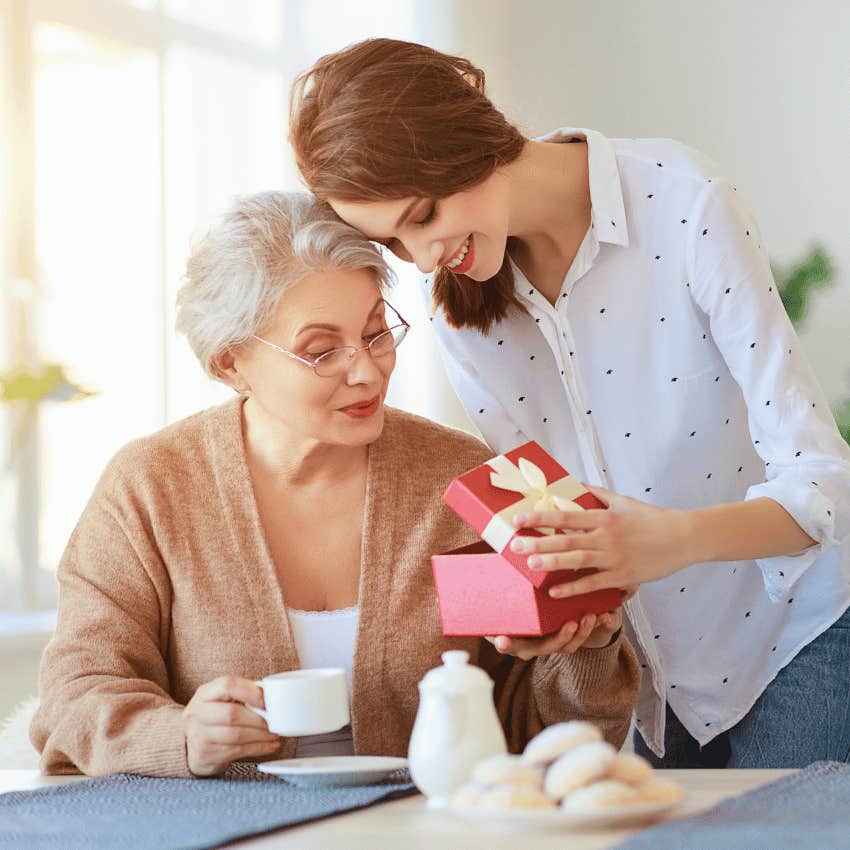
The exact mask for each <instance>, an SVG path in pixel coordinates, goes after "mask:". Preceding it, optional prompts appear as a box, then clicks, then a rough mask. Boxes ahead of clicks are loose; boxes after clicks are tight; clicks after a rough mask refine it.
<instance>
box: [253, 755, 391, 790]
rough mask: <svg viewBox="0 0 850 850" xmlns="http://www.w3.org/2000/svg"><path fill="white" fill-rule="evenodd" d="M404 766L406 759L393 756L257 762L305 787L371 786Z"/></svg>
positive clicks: (334, 757)
mask: <svg viewBox="0 0 850 850" xmlns="http://www.w3.org/2000/svg"><path fill="white" fill-rule="evenodd" d="M405 767H407V759H403V758H394V757H392V756H316V757H313V758H301V759H279V760H278V761H267V762H263V763H262V764H258V765H257V768H258V769H259V770H262V771H263V773H271V774H273V775H274V776H279V777H280V778H281V779H285V780H286V781H287V782H291V783H292V784H293V785H301V786H302V787H304V788H319V787H322V786H327V785H372V784H373V783H375V782H381V781H382V780H384V779H386V778H387V777H388V776H390V775H391V774H393V773H395V771H397V770H401V769H402V768H405Z"/></svg>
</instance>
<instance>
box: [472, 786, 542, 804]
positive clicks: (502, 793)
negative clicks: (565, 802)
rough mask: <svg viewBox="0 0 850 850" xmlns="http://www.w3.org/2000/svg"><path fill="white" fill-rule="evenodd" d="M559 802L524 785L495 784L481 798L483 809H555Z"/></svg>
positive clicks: (480, 802)
mask: <svg viewBox="0 0 850 850" xmlns="http://www.w3.org/2000/svg"><path fill="white" fill-rule="evenodd" d="M556 807H557V803H555V801H554V800H550V799H549V797H547V796H546V795H545V794H544V793H543V792H542V791H540V790H538V789H537V788H529V787H527V786H522V785H494V786H493V787H492V788H491V789H490V790H489V791H486V792H485V793H483V794H482V795H481V797H480V799H479V803H478V808H481V809H554V808H556Z"/></svg>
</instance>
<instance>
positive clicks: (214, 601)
mask: <svg viewBox="0 0 850 850" xmlns="http://www.w3.org/2000/svg"><path fill="white" fill-rule="evenodd" d="M490 455H491V453H490V452H489V451H488V449H487V447H486V446H484V445H483V444H482V443H480V442H479V441H478V440H475V439H473V438H472V437H469V436H467V435H465V434H462V433H460V432H457V431H453V430H450V429H447V428H443V427H441V426H438V425H436V424H434V423H432V422H429V421H427V420H425V419H421V418H419V417H416V416H412V415H410V414H407V413H403V412H401V411H397V410H392V409H388V410H387V415H386V424H385V427H384V430H383V433H382V435H381V437H380V438H379V439H378V440H377V441H376V442H375V443H373V444H372V445H370V446H369V451H368V465H367V485H366V504H365V513H364V527H363V542H362V549H361V573H360V590H359V605H360V622H359V626H358V630H357V636H356V644H355V655H354V664H353V676H352V693H351V720H352V731H353V736H354V747H355V751H356V752H357V753H361V754H386V755H404V754H405V753H406V750H407V745H408V740H409V737H410V732H411V729H412V727H413V722H414V719H415V715H416V709H417V704H418V691H417V683H418V682H419V680H420V679H421V678H422V676H423V675H424V674H425V672H426V671H427V670H429V669H430V668H432V667H434V666H436V665H438V664H439V663H440V654H441V653H442V652H443V651H445V650H447V649H466V650H467V651H468V652H469V653H470V656H471V660H472V661H473V662H474V663H476V664H478V665H480V666H481V667H483V668H484V669H485V670H486V671H487V672H488V673H489V674H490V675H491V677H492V678H493V680H494V683H495V688H494V699H495V702H496V706H497V710H498V713H499V716H500V718H501V720H502V722H503V724H504V727H505V731H506V734H507V738H508V742H509V747H510V748H511V749H512V750H513V751H517V750H519V749H520V748H521V747H522V746H523V745H524V744H525V742H526V741H527V740H528V739H529V738H530V737H532V736H533V735H535V734H536V733H537V732H539V731H540V730H541V729H542V728H543V727H545V726H547V725H549V724H551V723H554V722H556V721H560V720H566V719H569V718H575V717H585V718H588V719H590V720H592V721H594V722H596V723H598V724H599V725H600V726H601V727H602V729H603V730H604V733H605V735H606V737H607V738H608V739H609V740H610V741H612V742H613V743H615V744H617V745H619V744H620V743H622V741H623V740H624V738H625V735H626V733H627V729H628V724H629V716H630V712H631V708H632V704H633V702H634V699H635V698H636V692H637V687H638V679H639V671H638V669H637V664H636V661H635V657H634V653H633V652H632V649H631V647H630V646H629V645H628V644H627V643H626V642H625V641H624V640H623V639H618V640H617V641H616V642H615V643H614V644H613V645H612V646H610V647H608V648H605V649H596V650H591V649H583V650H580V651H579V652H578V653H577V654H575V655H573V656H568V655H550V656H546V657H542V658H538V659H536V660H534V661H531V662H524V661H520V660H517V659H515V658H513V657H510V656H502V655H500V654H499V653H497V652H496V651H495V649H494V648H493V647H492V646H491V645H490V644H489V643H487V642H486V641H484V640H482V639H477V638H464V639H449V638H445V637H443V635H442V632H441V629H440V621H439V614H438V607H437V601H436V597H435V593H434V585H433V578H432V573H431V566H430V560H429V556H430V555H431V554H432V553H434V552H441V551H446V550H449V549H453V548H455V547H458V546H464V545H466V544H468V543H471V542H473V541H474V540H475V535H474V533H473V532H472V531H470V530H469V529H468V528H467V527H466V526H465V525H464V524H463V523H462V522H461V521H460V520H459V519H458V518H457V517H456V516H455V515H454V514H453V513H452V512H451V511H450V510H449V509H448V508H446V507H445V506H444V505H443V504H442V503H441V501H440V496H441V494H442V492H443V490H444V489H445V487H446V486H447V484H448V482H449V481H450V480H451V479H452V478H453V477H454V476H456V475H458V474H460V473H461V472H464V471H466V470H468V469H470V468H471V467H473V466H476V465H477V464H479V463H482V462H483V461H484V460H486V459H487V458H488V457H489V456H490ZM328 498H329V499H330V498H333V494H332V493H329V494H328ZM317 510H321V506H320V505H317ZM281 566H282V568H283V569H285V564H284V565H281ZM58 580H59V586H60V596H59V619H58V624H57V627H56V634H55V636H54V637H53V639H52V641H51V642H50V644H49V645H48V647H47V649H46V651H45V654H44V658H43V661H42V666H41V672H40V678H39V694H40V699H41V705H40V708H39V710H38V712H37V714H36V716H35V718H34V720H33V723H32V726H31V729H30V736H31V739H32V741H33V744H34V745H35V746H36V748H37V749H38V750H39V751H40V752H41V753H42V761H41V765H42V769H43V770H44V771H45V772H46V773H76V772H82V773H86V774H91V775H95V774H107V773H113V772H119V771H126V772H135V773H142V774H150V775H155V776H190V775H191V773H190V771H189V769H188V766H187V763H186V750H185V739H184V730H183V717H182V710H183V706H184V705H185V704H186V703H187V702H188V701H189V699H190V698H191V697H192V695H193V694H194V693H195V691H196V689H197V688H198V687H199V686H200V685H202V684H204V683H205V682H208V681H210V680H211V679H214V678H216V677H218V676H221V675H224V674H234V675H238V676H244V677H247V678H249V679H259V678H262V677H263V676H266V675H268V674H271V673H276V672H280V671H284V670H292V669H296V668H298V666H299V662H298V656H297V652H296V649H295V645H294V641H293V636H292V631H291V629H290V625H289V621H288V618H287V613H286V601H285V599H284V598H283V595H282V592H281V588H280V585H279V583H278V581H277V579H276V577H275V570H274V566H273V564H272V561H271V558H270V555H269V550H268V547H267V545H266V541H265V538H264V535H263V529H262V527H261V524H260V520H259V515H258V511H257V506H256V502H255V499H254V494H253V490H252V486H251V479H250V476H249V473H248V468H247V464H246V458H245V445H244V442H243V430H242V405H241V400H240V399H234V400H233V401H230V402H228V403H225V404H223V405H221V406H219V407H215V408H211V409H209V410H206V411H203V412H201V413H199V414H196V415H194V416H192V417H189V418H188V419H185V420H182V421H180V422H177V423H176V424H174V425H171V426H169V427H167V428H165V429H164V430H162V431H160V432H158V433H156V434H154V435H152V436H150V437H146V438H144V439H140V440H137V441H135V442H133V443H131V444H129V445H128V446H126V447H125V448H124V449H122V450H121V451H120V452H119V453H118V454H117V455H116V457H115V458H114V459H113V460H112V461H111V463H110V464H109V466H108V468H107V469H106V471H105V473H104V474H103V476H102V478H101V479H100V481H99V483H98V485H97V487H96V489H95V492H94V494H93V495H92V498H91V500H90V501H89V503H88V505H87V507H86V508H85V511H84V512H83V515H82V517H81V519H80V521H79V523H78V525H77V527H76V529H75V530H74V532H73V534H72V536H71V539H70V541H69V543H68V547H67V549H66V551H65V553H64V555H63V557H62V560H61V563H60V564H59V568H58ZM295 747H296V741H295V739H292V738H282V739H281V747H280V750H279V752H278V754H277V755H276V756H275V757H277V758H289V757H292V756H293V755H294V753H295Z"/></svg>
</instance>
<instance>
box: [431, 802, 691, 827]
mask: <svg viewBox="0 0 850 850" xmlns="http://www.w3.org/2000/svg"><path fill="white" fill-rule="evenodd" d="M680 803H681V800H677V801H676V802H674V803H670V802H665V803H636V804H634V805H631V806H611V807H609V808H606V809H605V810H601V811H598V812H569V811H564V810H563V809H495V808H484V807H481V808H476V807H474V806H470V807H469V808H465V807H457V806H452V805H449V806H447V807H446V808H445V809H443V810H442V811H444V812H446V813H447V814H450V815H453V816H455V817H460V818H463V819H465V820H474V821H478V822H479V823H481V824H482V825H484V824H488V825H490V826H494V827H496V828H505V827H507V828H517V829H521V830H527V829H531V830H534V831H539V832H550V831H553V830H570V829H576V830H578V829H615V828H617V827H624V826H636V825H638V824H643V823H648V822H650V821H654V820H658V819H659V818H661V816H662V815H666V814H667V813H668V812H670V811H672V810H673V809H674V808H676V807H677V806H678V805H679V804H680Z"/></svg>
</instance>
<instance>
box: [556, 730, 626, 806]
mask: <svg viewBox="0 0 850 850" xmlns="http://www.w3.org/2000/svg"><path fill="white" fill-rule="evenodd" d="M616 755H617V751H616V750H615V749H614V748H613V747H612V746H611V745H610V744H608V743H606V742H605V741H589V742H588V743H586V744H582V745H581V746H580V747H576V748H575V749H574V750H570V751H569V752H566V753H564V755H562V756H561V757H560V758H559V759H558V760H557V761H556V762H555V763H554V764H553V765H552V766H551V767H550V768H549V770H547V771H546V779H545V781H544V788H545V790H546V793H547V794H548V795H549V796H550V797H555V798H556V799H558V800H560V799H561V798H562V797H566V796H567V794H569V793H570V792H571V791H575V789H576V788H581V787H582V786H584V785H590V783H591V782H596V781H597V780H598V779H603V778H604V777H605V776H606V775H607V773H608V771H609V770H610V769H611V765H612V764H613V763H614V759H615V758H616Z"/></svg>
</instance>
